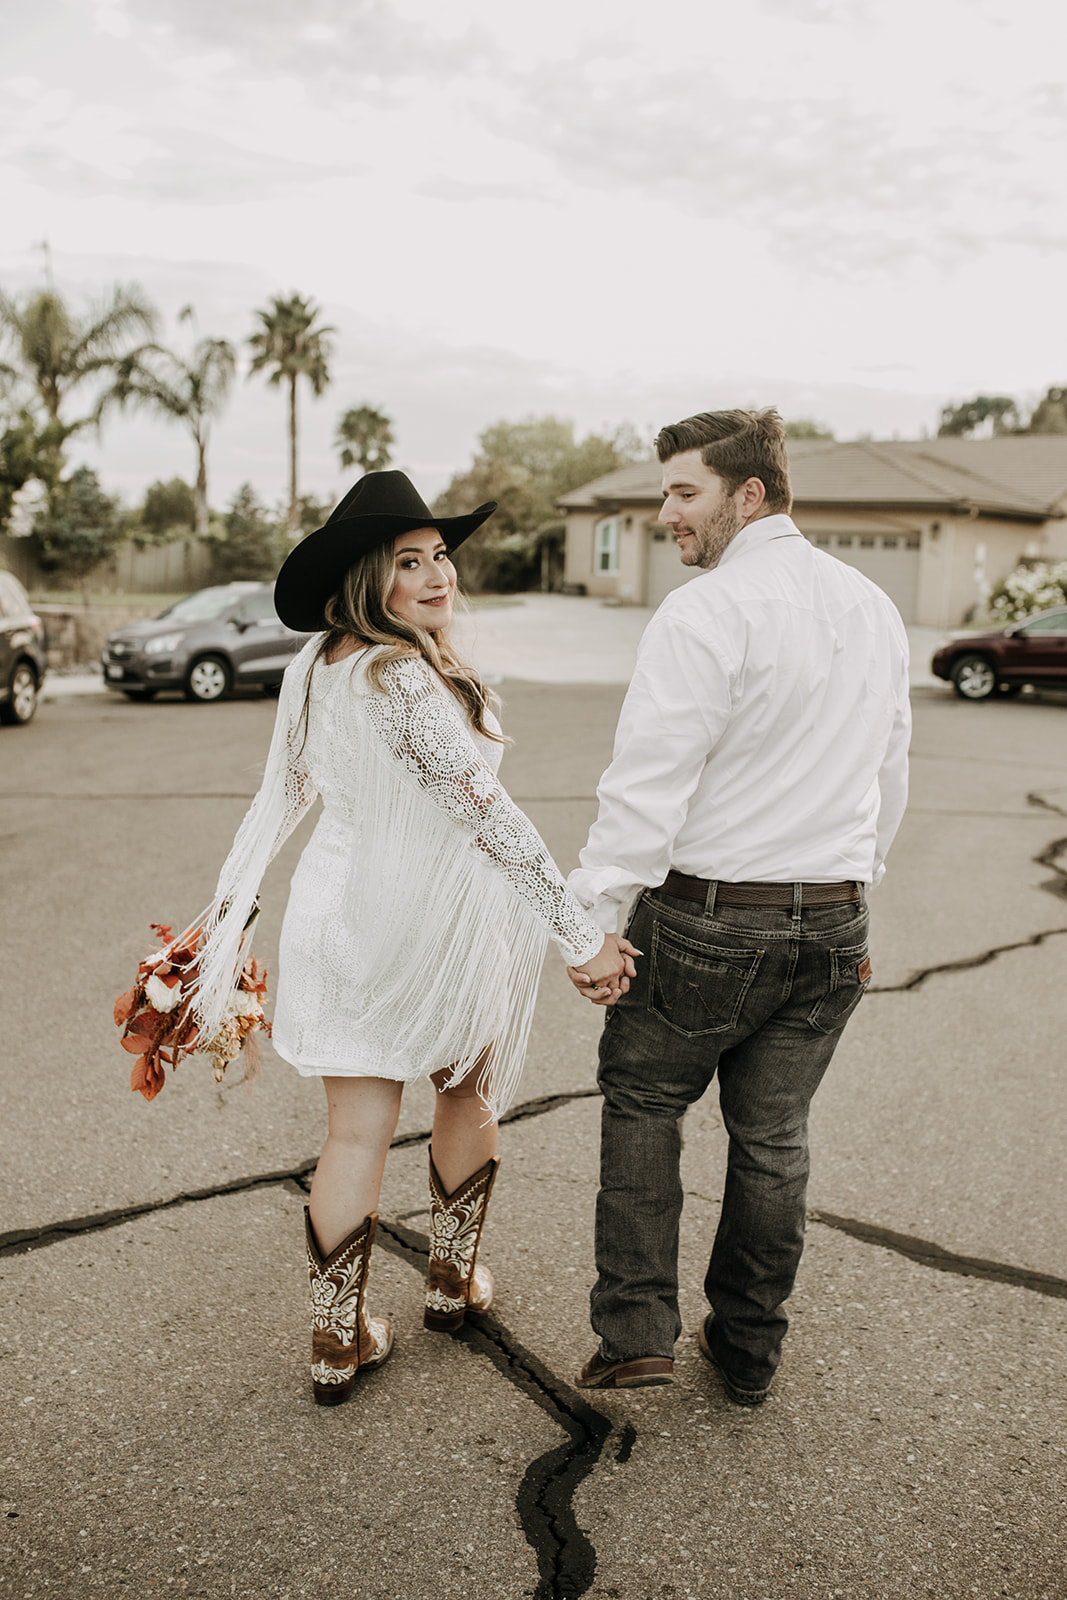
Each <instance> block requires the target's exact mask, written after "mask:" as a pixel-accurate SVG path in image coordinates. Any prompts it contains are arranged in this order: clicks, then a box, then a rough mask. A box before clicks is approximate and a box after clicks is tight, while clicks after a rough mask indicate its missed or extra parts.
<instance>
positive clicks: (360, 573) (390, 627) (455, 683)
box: [302, 540, 510, 744]
mask: <svg viewBox="0 0 1067 1600" xmlns="http://www.w3.org/2000/svg"><path fill="white" fill-rule="evenodd" d="M394 544H395V540H389V541H388V542H387V543H386V544H380V545H377V546H376V547H375V548H374V549H373V550H368V551H367V553H366V555H363V556H361V557H360V558H359V560H358V561H356V562H355V563H354V564H353V565H352V566H351V567H349V569H348V571H347V572H346V573H345V575H344V578H343V580H342V582H341V587H340V588H339V589H338V590H337V592H336V593H335V594H333V595H331V596H330V598H329V600H327V602H326V606H325V612H326V631H325V633H324V634H323V636H322V640H321V642H320V644H319V647H318V649H317V650H316V652H315V659H314V661H313V662H312V672H311V673H309V674H308V688H307V693H306V694H305V696H304V709H303V719H302V720H303V723H304V738H305V740H306V738H307V718H308V709H309V705H310V701H311V677H312V674H313V672H314V669H315V667H316V666H318V664H319V662H320V661H322V660H323V659H324V658H325V657H328V656H330V655H331V654H333V653H334V652H336V651H337V649H338V647H339V646H341V645H342V644H344V643H345V641H346V640H348V639H353V638H354V639H356V640H357V641H358V642H359V643H361V644H364V645H380V646H382V647H383V648H382V649H380V650H378V651H376V653H375V654H374V656H373V657H372V659H371V661H370V664H369V666H368V668H367V677H368V678H369V679H370V682H371V684H372V685H373V686H374V688H375V689H377V690H378V691H379V692H380V693H383V694H384V693H387V692H388V691H387V689H386V687H385V680H384V672H385V669H386V667H387V666H388V665H389V663H390V662H392V661H401V660H404V659H405V658H407V657H409V656H421V657H422V659H423V661H425V662H426V664H427V666H429V667H430V668H431V669H432V670H433V671H434V672H436V674H437V676H438V677H439V678H440V679H441V682H442V683H443V684H444V686H445V688H446V689H447V690H448V691H449V693H450V694H453V695H454V696H455V697H456V699H457V700H458V701H459V703H460V705H461V706H462V707H463V710H464V712H465V714H466V716H467V719H468V721H469V722H470V725H471V727H472V728H473V729H474V731H475V732H476V733H479V734H481V735H482V737H483V738H485V739H494V740H495V741H496V742H497V743H498V744H509V743H510V740H508V739H506V738H505V737H504V736H503V735H502V734H499V733H494V732H493V731H492V729H491V728H489V726H488V725H487V723H486V720H485V713H486V711H487V710H488V709H489V707H490V706H495V705H496V704H497V698H496V696H495V695H494V694H493V693H492V691H491V690H490V689H489V688H488V687H487V686H486V685H485V684H484V683H483V682H482V680H481V678H480V677H479V676H478V674H477V672H476V671H475V670H474V668H473V667H472V666H469V665H468V664H467V663H466V662H465V661H463V660H462V659H461V658H460V656H459V655H458V654H457V652H456V649H455V647H454V645H453V644H452V642H451V640H450V639H449V638H448V631H447V629H445V628H442V629H440V630H438V631H437V632H435V633H431V632H429V630H428V629H426V628H419V627H416V626H415V624H414V623H411V622H406V621H405V620H404V619H403V617H399V616H397V614H396V612H395V611H391V610H390V608H389V596H390V594H391V593H392V591H393V585H394V583H395V581H396V568H395V565H394V558H393V548H394Z"/></svg>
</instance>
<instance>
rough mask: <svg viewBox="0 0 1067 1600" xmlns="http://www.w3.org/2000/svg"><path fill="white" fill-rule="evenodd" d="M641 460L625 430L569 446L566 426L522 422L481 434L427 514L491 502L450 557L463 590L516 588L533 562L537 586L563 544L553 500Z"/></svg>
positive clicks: (557, 421)
mask: <svg viewBox="0 0 1067 1600" xmlns="http://www.w3.org/2000/svg"><path fill="white" fill-rule="evenodd" d="M643 454H644V451H643V450H642V447H641V444H640V441H639V440H638V438H637V435H636V434H635V433H634V431H633V429H632V428H630V427H629V426H628V425H624V426H622V427H620V428H617V429H616V430H615V431H614V432H613V433H610V434H596V433H591V434H588V435H587V436H586V437H585V438H584V439H582V440H577V439H576V438H575V436H574V424H573V423H572V422H569V421H567V420H565V419H564V418H561V417H553V416H547V417H526V418H524V419H523V420H522V421H521V422H507V421H501V422H496V423H494V424H493V425H492V426H491V427H489V428H486V429H485V431H484V432H483V433H482V434H481V436H480V437H479V440H478V451H477V453H476V455H475V457H474V460H473V462H472V463H471V465H470V467H469V468H468V469H467V471H466V472H461V473H457V475H456V476H455V477H454V478H453V479H452V481H451V483H450V484H449V485H448V487H447V488H446V489H445V490H444V492H443V493H442V494H441V495H439V496H438V498H437V500H436V502H435V504H434V509H435V511H437V512H438V513H440V514H441V515H444V516H457V515H461V514H462V513H464V512H467V511H473V510H474V508H475V507H476V506H478V505H481V504H482V503H483V502H484V501H486V500H497V501H499V503H500V504H499V510H498V511H497V512H496V514H495V516H493V517H492V519H491V520H490V521H489V522H488V523H487V524H486V526H485V527H484V528H483V529H480V530H479V532H478V533H476V534H475V535H474V536H473V537H472V538H471V539H469V540H467V541H466V543H465V544H464V545H462V546H461V548H460V550H459V551H458V553H457V562H456V564H457V566H458V567H459V569H460V572H461V574H462V576H463V579H464V582H465V583H466V584H467V586H468V587H469V588H472V589H479V588H485V587H504V586H507V587H509V588H523V587H528V586H529V584H530V583H532V582H534V581H535V579H536V576H537V568H538V562H539V561H540V568H541V584H542V587H548V586H549V583H550V578H551V569H552V567H553V565H554V564H557V563H558V552H559V551H560V550H561V548H562V544H563V531H564V530H563V519H562V517H561V516H560V514H559V512H558V511H557V509H556V501H557V500H558V499H559V497H560V495H563V494H566V493H567V492H568V490H570V489H577V488H579V487H580V486H581V485H582V484H583V483H589V482H591V481H592V480H593V479H594V478H600V477H603V476H604V475H605V474H606V473H609V472H614V471H616V469H617V468H619V467H622V466H626V465H627V464H628V463H629V462H631V461H636V460H639V459H640V458H641V456H642V455H643Z"/></svg>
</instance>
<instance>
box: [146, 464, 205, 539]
mask: <svg viewBox="0 0 1067 1600" xmlns="http://www.w3.org/2000/svg"><path fill="white" fill-rule="evenodd" d="M196 513H197V500H196V491H195V490H194V489H193V488H192V486H191V485H190V484H188V483H186V481H185V479H184V478H171V479H170V480H169V481H168V482H166V483H163V482H162V481H159V482H156V483H153V484H150V485H149V487H148V488H147V489H146V490H145V497H144V500H143V501H142V502H141V508H140V510H139V511H138V513H137V518H136V524H135V529H134V537H135V538H137V537H138V535H139V534H140V535H141V536H145V537H146V542H151V543H153V544H165V543H166V542H167V541H168V540H170V539H180V538H181V537H182V536H183V535H184V534H189V533H193V532H194V531H195V530H196Z"/></svg>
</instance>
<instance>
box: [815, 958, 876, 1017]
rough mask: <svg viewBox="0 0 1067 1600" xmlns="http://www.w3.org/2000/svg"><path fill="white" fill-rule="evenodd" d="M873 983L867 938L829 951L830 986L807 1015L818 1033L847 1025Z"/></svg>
mask: <svg viewBox="0 0 1067 1600" xmlns="http://www.w3.org/2000/svg"><path fill="white" fill-rule="evenodd" d="M870 981H871V961H870V957H869V955H868V954H867V941H866V939H865V940H864V941H863V943H862V944H854V945H844V946H841V947H840V948H839V949H836V950H831V951H830V987H829V989H828V990H827V992H826V993H825V994H824V995H823V996H822V998H821V999H820V1000H817V1001H816V1003H815V1005H814V1006H812V1008H811V1010H810V1011H809V1013H808V1022H809V1023H810V1024H811V1026H812V1027H813V1028H815V1029H817V1030H818V1032H819V1033H833V1032H834V1030H835V1029H836V1028H840V1027H842V1026H843V1025H844V1023H845V1022H847V1020H848V1018H849V1017H850V1016H851V1014H852V1012H853V1011H854V1010H855V1008H856V1006H858V1005H859V1002H860V1000H861V998H862V996H863V992H864V990H865V989H866V987H867V985H868V984H869V983H870Z"/></svg>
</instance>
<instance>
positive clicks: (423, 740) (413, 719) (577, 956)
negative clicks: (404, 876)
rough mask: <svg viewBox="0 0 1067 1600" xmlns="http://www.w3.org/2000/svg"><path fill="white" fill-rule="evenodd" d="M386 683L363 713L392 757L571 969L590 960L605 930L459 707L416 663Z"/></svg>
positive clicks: (404, 664) (402, 664) (394, 671)
mask: <svg viewBox="0 0 1067 1600" xmlns="http://www.w3.org/2000/svg"><path fill="white" fill-rule="evenodd" d="M385 678H386V683H387V686H388V693H386V694H374V693H372V694H370V695H368V696H367V699H366V708H367V714H368V717H369V720H370V724H371V727H372V728H373V729H374V731H375V733H376V734H377V735H378V737H379V739H380V741H381V744H382V746H383V747H384V749H385V751H386V752H387V754H388V755H389V757H390V758H391V759H392V760H393V761H395V762H397V763H398V764H399V765H400V766H401V767H402V768H403V770H404V771H405V772H406V773H407V774H408V776H409V778H410V779H412V780H414V782H415V783H417V784H418V786H419V788H420V789H421V790H422V791H423V793H424V794H425V795H426V796H427V797H428V798H429V799H430V800H431V801H432V802H433V804H434V805H435V806H436V807H437V808H438V809H439V810H440V811H443V812H444V813H445V814H446V815H447V816H449V817H451V818H452V820H453V821H454V822H456V823H458V824H459V825H460V826H461V827H462V828H463V829H464V831H465V832H467V833H468V834H469V835H470V836H471V838H472V840H473V842H474V844H475V845H476V846H477V848H478V849H479V850H481V851H483V852H484V853H485V855H486V856H487V857H488V859H489V861H490V862H491V863H492V865H493V866H494V867H495V868H496V869H497V871H499V872H501V873H502V874H503V875H504V877H505V878H506V879H507V880H508V882H509V883H510V884H511V886H512V888H513V889H514V890H515V892H516V893H517V894H518V895H519V896H520V897H521V898H522V899H523V900H524V901H525V902H526V904H527V905H528V906H529V907H530V909H531V910H532V911H533V912H534V914H535V915H536V916H537V918H538V919H539V921H540V922H541V923H542V924H543V925H544V926H545V927H547V929H548V931H549V932H550V934H551V935H552V937H553V939H555V941H556V943H557V944H558V945H559V946H560V948H561V949H562V950H563V952H564V954H565V955H566V956H567V959H568V961H569V962H570V963H571V965H578V964H580V963H581V962H583V961H588V960H589V959H590V958H591V957H592V956H594V955H596V953H597V951H598V950H599V949H600V947H601V945H602V944H603V942H604V934H603V931H602V930H601V929H600V928H598V927H597V925H596V923H595V922H593V921H592V920H591V919H590V918H589V917H588V916H587V915H586V913H585V912H584V911H583V910H582V908H581V906H580V905H579V904H578V901H577V900H576V899H575V898H574V896H573V894H572V893H571V891H570V890H569V889H568V888H567V885H566V883H565V882H564V880H563V878H562V876H561V874H560V872H559V869H558V868H557V866H556V864H555V862H554V861H553V859H552V857H551V855H550V854H549V852H548V849H547V847H546V845H545V843H544V840H543V839H542V838H541V835H540V834H539V833H538V832H537V829H536V828H535V827H534V825H533V823H532V822H531V821H530V819H529V818H528V817H527V816H526V814H525V813H524V812H522V811H520V810H519V808H518V806H517V805H516V804H515V803H514V801H513V800H512V799H511V797H510V796H509V795H508V793H507V791H506V790H505V789H504V787H503V785H502V784H501V783H500V782H499V780H498V779H497V776H496V774H495V773H494V772H493V771H492V769H491V768H490V767H489V766H488V765H487V764H486V762H485V761H483V760H482V758H481V756H480V755H479V754H478V750H477V747H476V746H475V743H474V740H473V738H472V737H471V735H470V733H469V731H468V730H467V728H466V727H465V725H464V722H463V717H462V713H461V711H460V709H459V706H458V705H455V706H453V704H452V702H451V699H450V696H449V694H448V691H447V690H445V689H443V688H442V687H441V686H439V685H438V683H437V682H436V680H435V679H434V678H433V677H432V676H431V674H430V671H429V669H428V668H426V667H424V666H423V665H422V663H421V662H418V661H412V660H405V661H398V662H394V663H391V664H390V665H389V666H388V667H387V668H386V672H385Z"/></svg>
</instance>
